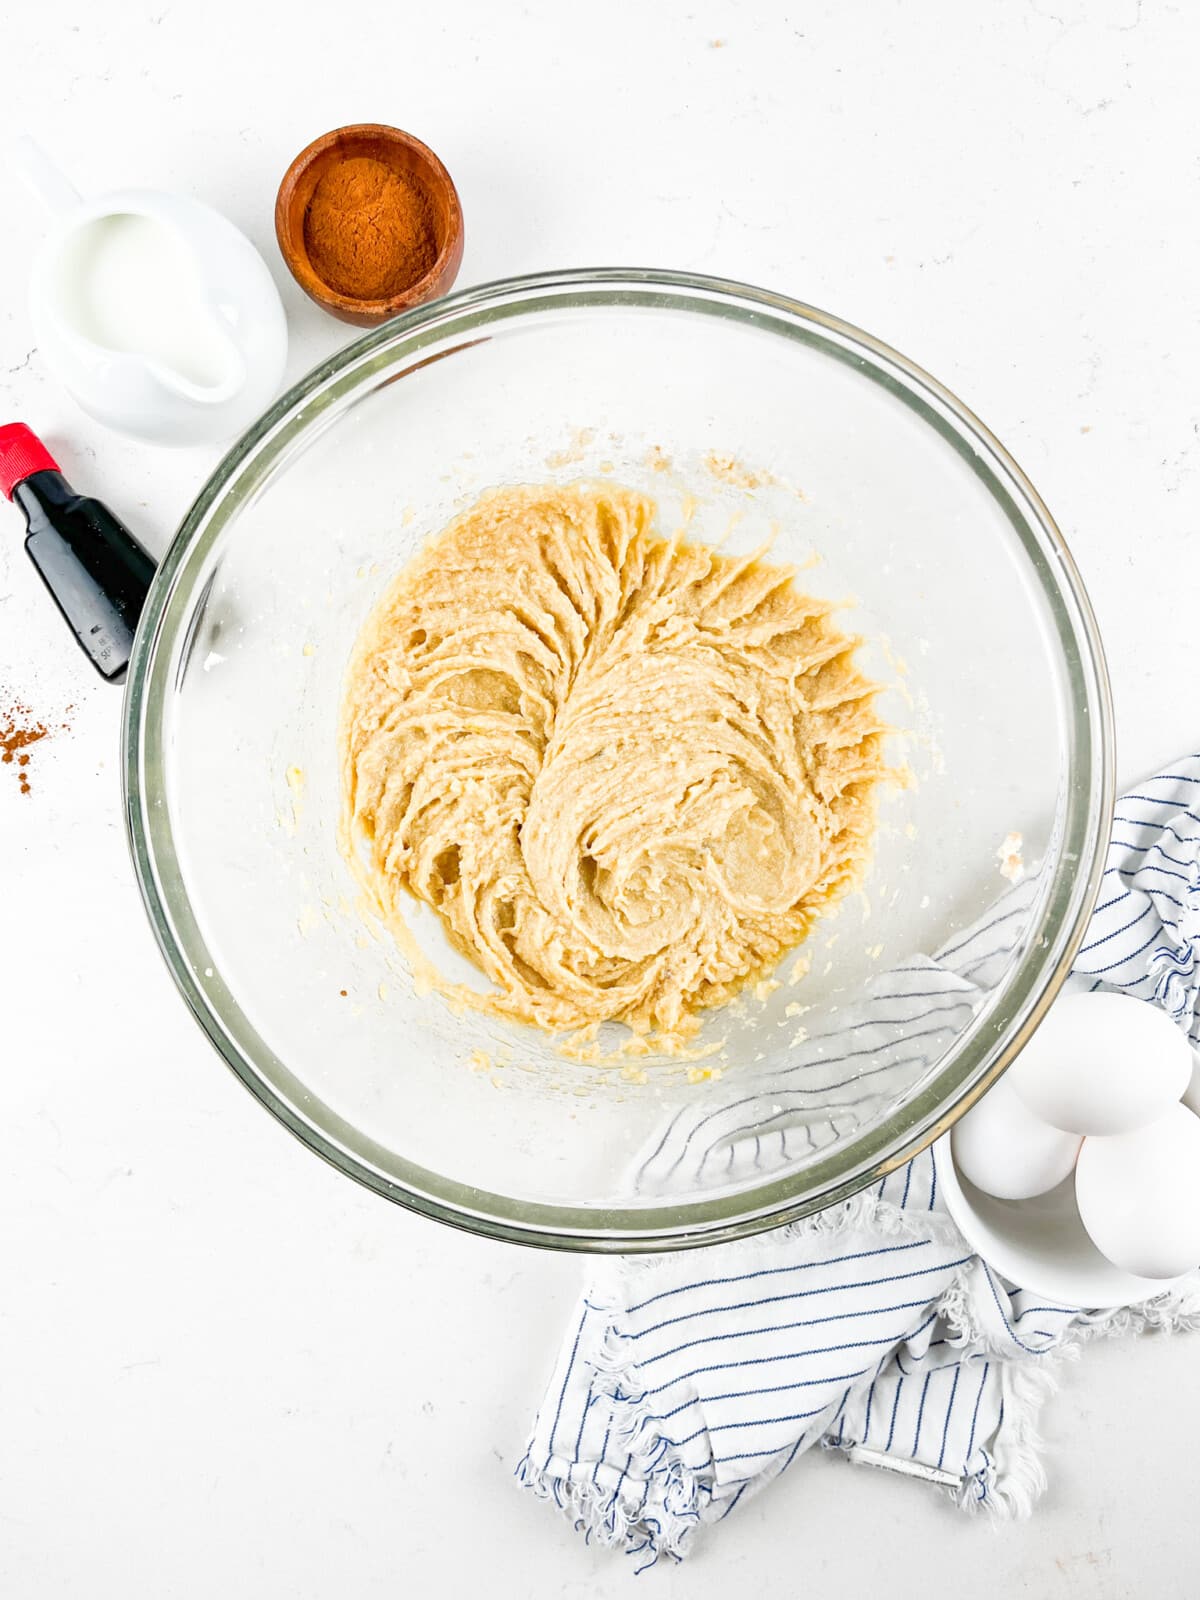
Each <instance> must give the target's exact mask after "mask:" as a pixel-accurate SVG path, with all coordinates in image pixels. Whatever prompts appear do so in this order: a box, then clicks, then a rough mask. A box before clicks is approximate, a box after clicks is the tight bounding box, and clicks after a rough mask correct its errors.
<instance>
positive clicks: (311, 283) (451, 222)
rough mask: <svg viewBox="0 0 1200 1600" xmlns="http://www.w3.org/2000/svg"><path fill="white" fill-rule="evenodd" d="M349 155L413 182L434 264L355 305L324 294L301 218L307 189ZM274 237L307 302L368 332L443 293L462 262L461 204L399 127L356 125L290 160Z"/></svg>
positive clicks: (427, 154)
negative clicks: (423, 206) (426, 218)
mask: <svg viewBox="0 0 1200 1600" xmlns="http://www.w3.org/2000/svg"><path fill="white" fill-rule="evenodd" d="M353 156H368V157H371V158H373V159H374V160H376V161H381V162H383V163H384V164H385V165H386V166H389V167H391V168H393V169H394V170H395V171H396V172H399V173H403V174H404V175H405V176H406V177H408V178H409V179H411V180H412V181H413V182H415V183H418V184H419V185H420V186H421V188H422V189H423V190H424V192H425V194H426V195H427V197H428V199H429V204H430V209H431V211H432V213H433V227H434V233H435V236H436V241H437V247H438V252H437V258H436V260H435V261H434V263H433V265H432V267H430V269H429V271H428V272H426V273H425V274H424V276H422V277H420V278H418V279H417V280H416V281H415V282H414V283H410V284H407V285H406V286H405V287H404V288H403V289H401V290H399V291H398V292H397V293H396V294H393V295H389V296H388V297H387V298H386V299H384V300H358V299H355V298H354V297H353V296H350V295H346V294H341V293H339V292H338V290H336V289H331V288H330V286H329V285H328V284H327V283H325V282H324V281H323V280H322V279H321V278H320V277H318V275H317V273H316V272H315V271H314V269H313V265H312V263H311V261H310V260H309V258H308V250H307V248H306V246H305V242H304V219H305V216H306V214H307V212H308V207H309V203H310V201H311V200H312V197H313V191H314V190H315V189H316V187H317V184H318V183H319V182H320V181H321V179H322V177H323V176H324V175H325V173H326V172H328V171H329V169H330V168H331V167H333V166H336V164H337V163H338V162H339V161H344V160H346V159H347V158H348V157H353ZM275 236H276V238H277V239H278V240H279V249H280V252H281V254H282V255H283V259H284V261H285V262H286V263H287V267H288V270H289V272H290V273H291V274H292V277H293V278H295V280H296V282H297V283H298V284H299V285H300V287H301V288H302V289H303V290H304V292H305V294H306V295H308V297H309V299H310V300H315V301H316V303H317V304H318V305H319V306H321V307H322V308H323V309H324V310H326V311H328V312H329V313H330V314H331V315H332V316H335V317H339V318H340V319H341V320H342V321H343V322H352V323H354V325H355V326H356V327H359V328H373V327H375V325H376V324H377V323H380V322H386V321H387V320H388V318H389V317H396V316H399V314H400V313H401V312H402V311H408V310H411V308H412V307H413V306H419V305H424V303H425V302H426V301H427V300H435V299H436V298H437V297H438V295H442V294H446V293H447V292H448V291H449V289H450V286H451V285H452V284H453V282H454V280H455V278H456V277H457V276H458V269H459V267H460V266H461V265H462V253H463V218H462V206H461V205H460V204H459V199H458V191H457V189H455V187H454V183H453V180H452V179H451V177H450V174H449V173H448V172H447V171H446V169H445V167H444V166H443V165H442V163H441V162H440V161H439V160H438V158H437V156H435V155H434V153H433V151H432V150H431V149H430V148H429V147H428V145H424V144H422V143H421V141H420V140H419V139H414V138H413V136H412V134H411V133H403V132H401V130H400V129H399V128H389V127H386V126H385V125H384V124H382V123H377V122H358V123H355V124H354V125H353V126H351V127H348V128H334V130H333V131H332V133H325V134H322V135H321V137H320V138H319V139H314V140H313V142H312V144H310V145H309V146H308V148H307V149H305V150H301V152H300V154H299V155H298V156H297V157H296V159H295V160H294V161H293V162H292V164H291V166H290V167H289V168H288V169H287V171H286V172H285V173H284V175H283V182H282V183H281V184H280V185H279V193H278V195H277V196H276V198H275Z"/></svg>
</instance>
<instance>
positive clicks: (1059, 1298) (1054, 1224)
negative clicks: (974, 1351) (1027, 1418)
mask: <svg viewBox="0 0 1200 1600" xmlns="http://www.w3.org/2000/svg"><path fill="white" fill-rule="evenodd" d="M933 1159H934V1161H935V1162H936V1164H937V1182H938V1192H939V1193H940V1194H941V1196H942V1199H943V1200H944V1201H945V1204H946V1210H947V1211H948V1212H949V1213H950V1215H951V1217H952V1218H953V1219H954V1222H955V1224H956V1225H957V1227H958V1231H959V1232H960V1233H961V1234H962V1236H963V1238H964V1239H965V1240H966V1241H967V1243H968V1244H969V1245H970V1246H971V1248H972V1249H973V1250H974V1251H975V1252H976V1253H977V1254H978V1255H981V1256H982V1257H983V1259H984V1260H985V1261H986V1262H987V1263H988V1265H989V1266H991V1267H994V1268H995V1269H996V1271H997V1272H999V1273H1000V1274H1001V1275H1002V1276H1003V1277H1005V1278H1008V1279H1009V1280H1010V1281H1011V1282H1012V1283H1015V1284H1017V1285H1018V1287H1020V1288H1022V1289H1032V1290H1033V1291H1034V1292H1035V1293H1037V1294H1039V1295H1044V1296H1045V1297H1046V1299H1047V1300H1053V1301H1055V1302H1056V1303H1057V1304H1059V1305H1066V1306H1082V1307H1083V1308H1084V1309H1085V1310H1088V1311H1102V1310H1108V1309H1110V1308H1111V1307H1113V1306H1127V1305H1136V1304H1137V1303H1138V1302H1139V1301H1141V1300H1149V1299H1151V1298H1152V1297H1153V1296H1154V1295H1156V1294H1163V1293H1164V1292H1165V1291H1166V1290H1168V1289H1170V1288H1173V1287H1174V1285H1175V1284H1176V1283H1178V1282H1180V1281H1181V1280H1180V1279H1178V1278H1167V1279H1163V1278H1138V1277H1135V1276H1134V1275H1133V1273H1131V1272H1122V1271H1121V1269H1120V1267H1114V1266H1113V1264H1112V1262H1111V1261H1107V1260H1106V1259H1105V1258H1104V1256H1102V1255H1101V1254H1100V1252H1099V1250H1097V1249H1096V1246H1095V1245H1094V1244H1093V1243H1092V1241H1091V1239H1090V1238H1089V1237H1088V1234H1087V1232H1086V1230H1085V1229H1084V1226H1083V1223H1082V1222H1081V1221H1080V1219H1079V1208H1078V1207H1077V1206H1076V1204H1075V1175H1074V1173H1072V1174H1071V1176H1070V1177H1068V1178H1064V1179H1063V1181H1062V1183H1060V1184H1059V1185H1058V1187H1057V1188H1055V1189H1051V1190H1050V1192H1049V1194H1040V1195H1036V1196H1035V1197H1034V1198H1033V1199H1032V1200H997V1199H996V1198H995V1197H994V1196H993V1195H990V1194H984V1192H983V1190H982V1189H977V1188H976V1187H975V1185H974V1184H973V1183H971V1182H970V1180H969V1179H967V1178H964V1177H963V1176H962V1174H961V1173H960V1172H959V1170H958V1168H957V1167H956V1166H955V1164H954V1155H953V1152H952V1150H951V1145H950V1135H949V1134H946V1135H945V1136H944V1137H943V1138H941V1139H939V1140H938V1142H937V1143H936V1144H935V1145H934V1147H933Z"/></svg>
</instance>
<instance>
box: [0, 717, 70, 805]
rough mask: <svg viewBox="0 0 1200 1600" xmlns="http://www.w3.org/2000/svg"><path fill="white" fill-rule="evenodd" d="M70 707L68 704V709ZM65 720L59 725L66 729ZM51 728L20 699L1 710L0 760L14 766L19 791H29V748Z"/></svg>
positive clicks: (48, 734) (46, 734)
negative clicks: (19, 787)
mask: <svg viewBox="0 0 1200 1600" xmlns="http://www.w3.org/2000/svg"><path fill="white" fill-rule="evenodd" d="M69 709H71V708H70V707H68V710H69ZM68 726H69V724H68V723H66V722H63V723H60V724H59V727H60V728H61V729H66V728H67V727H68ZM54 731H55V730H54V728H53V727H52V726H51V725H49V724H47V723H45V722H43V721H41V719H40V718H38V717H35V716H34V714H33V712H32V711H31V710H30V709H29V707H28V706H27V705H25V704H24V703H23V702H22V701H20V700H13V701H10V703H9V704H8V706H7V708H6V709H4V710H3V711H0V764H3V765H4V766H9V767H15V768H16V773H17V782H18V783H19V784H20V786H21V793H22V794H29V793H30V792H31V787H30V783H29V751H30V746H32V745H35V744H38V743H39V742H40V741H41V740H42V739H47V738H49V736H50V734H51V733H52V732H54Z"/></svg>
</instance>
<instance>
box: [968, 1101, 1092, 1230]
mask: <svg viewBox="0 0 1200 1600" xmlns="http://www.w3.org/2000/svg"><path fill="white" fill-rule="evenodd" d="M950 1148H951V1150H952V1152H953V1154H954V1164H955V1166H956V1167H957V1168H958V1170H959V1172H961V1173H962V1175H963V1177H964V1178H968V1179H969V1180H970V1181H971V1182H972V1183H973V1184H974V1185H975V1187H976V1188H977V1189H982V1190H983V1191H984V1193H985V1194H991V1195H995V1197H996V1199H997V1200H1028V1199H1029V1198H1030V1197H1031V1196H1033V1195H1035V1194H1046V1193H1048V1192H1049V1191H1050V1190H1051V1189H1053V1188H1056V1187H1057V1185H1058V1184H1060V1183H1061V1182H1062V1181H1063V1179H1064V1178H1065V1177H1066V1176H1067V1174H1068V1173H1069V1172H1070V1170H1071V1168H1072V1167H1073V1166H1074V1165H1075V1157H1076V1156H1077V1155H1078V1153H1079V1137H1078V1135H1077V1134H1073V1133H1063V1132H1062V1131H1061V1129H1059V1128H1051V1127H1049V1126H1048V1125H1047V1124H1046V1123H1044V1122H1042V1121H1040V1120H1039V1118H1037V1117H1035V1116H1034V1115H1033V1114H1032V1113H1031V1112H1030V1111H1029V1109H1028V1107H1027V1106H1026V1105H1025V1104H1024V1103H1023V1102H1022V1100H1021V1099H1020V1098H1019V1096H1018V1095H1017V1094H1016V1093H1015V1091H1014V1090H1013V1088H1012V1086H1011V1085H1010V1083H1009V1081H1008V1075H1007V1074H1006V1075H1005V1076H1004V1077H1003V1078H1001V1079H1000V1081H999V1083H997V1084H996V1085H995V1086H994V1087H993V1088H992V1089H989V1090H988V1092H987V1094H985V1095H984V1097H983V1099H982V1100H980V1101H979V1103H978V1104H977V1105H974V1106H972V1107H971V1109H970V1111H968V1112H966V1113H965V1114H964V1115H963V1116H961V1117H960V1118H959V1119H958V1121H957V1122H956V1123H955V1124H954V1128H953V1131H952V1132H951V1135H950Z"/></svg>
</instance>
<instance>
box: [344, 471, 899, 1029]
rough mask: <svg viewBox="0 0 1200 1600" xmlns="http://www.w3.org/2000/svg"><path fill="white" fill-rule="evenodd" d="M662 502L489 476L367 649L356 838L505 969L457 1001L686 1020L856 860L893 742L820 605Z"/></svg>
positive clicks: (787, 572)
mask: <svg viewBox="0 0 1200 1600" xmlns="http://www.w3.org/2000/svg"><path fill="white" fill-rule="evenodd" d="M654 514H655V506H654V502H653V501H652V500H650V499H647V498H646V497H645V496H643V495H639V494H636V493H634V492H632V491H630V490H623V489H620V488H616V487H614V486H612V485H610V484H576V485H572V486H570V487H566V488H561V487H529V488H514V489H502V490H496V491H494V492H492V493H490V494H486V495H484V497H483V498H482V499H481V500H479V501H478V502H477V503H476V504H475V505H474V506H472V507H471V509H470V510H469V511H467V512H465V513H464V514H463V515H462V516H460V517H458V518H457V519H456V520H455V521H454V522H452V523H451V524H450V525H449V526H448V527H447V528H445V529H444V530H443V531H442V532H441V533H440V534H438V535H437V536H436V537H435V538H434V539H432V540H431V541H430V542H429V543H428V544H427V545H426V546H425V548H424V549H423V550H422V551H421V552H420V553H419V554H418V555H417V556H416V557H415V558H414V559H413V560H412V561H411V562H410V563H409V564H408V565H407V566H406V567H405V568H404V570H403V571H402V572H401V573H400V574H399V576H398V577H397V579H396V580H395V582H394V583H393V584H392V586H391V587H390V589H389V590H388V591H387V593H386V594H385V595H384V597H383V598H382V600H381V601H380V602H379V604H378V606H377V607H376V609H375V610H374V612H373V613H372V615H371V616H370V618H369V619H368V621H367V623H366V625H365V626H364V628H363V630H362V633H361V635H360V637H359V640H358V643H357V645H356V648H355V652H354V656H353V659H352V661H351V665H350V670H349V675H348V679H347V686H346V696H345V705H344V708H343V721H342V773H343V792H344V815H343V846H344V848H345V849H346V850H347V851H348V852H349V853H350V854H351V855H352V857H353V858H355V859H356V861H357V863H358V865H359V868H360V870H361V871H362V873H363V875H364V877H365V879H366V881H367V882H368V885H369V887H370V889H371V891H372V894H373V896H374V899H375V901H376V902H377V904H378V907H379V909H380V911H381V912H382V914H383V915H384V917H385V918H386V919H387V920H389V921H390V922H391V923H392V924H393V926H395V927H400V926H401V925H402V923H403V914H402V913H403V905H404V900H405V896H406V895H415V896H416V897H417V899H419V900H422V901H424V902H425V903H426V904H427V905H429V906H432V907H433V908H434V910H435V911H436V912H437V913H438V915H439V916H440V918H441V920H442V922H443V924H444V926H445V929H446V932H447V934H448V935H449V937H450V939H451V941H452V942H453V944H454V945H455V946H456V947H457V948H458V949H459V950H461V951H462V952H463V953H464V954H465V955H467V956H468V957H470V958H471V960H473V961H474V962H475V963H477V965H478V966H479V967H480V968H481V969H482V970H483V972H484V973H486V975H487V976H488V978H490V979H491V981H492V983H493V984H494V986H495V989H494V993H493V994H491V995H489V996H486V997H485V996H480V995H476V994H473V993H471V992H469V991H466V990H461V991H457V992H458V993H459V994H460V995H461V997H462V998H464V999H469V1000H470V1001H471V1002H472V1003H474V1004H477V1005H479V1006H481V1007H482V1008H483V1009H485V1010H488V1011H491V1012H493V1013H497V1014H500V1015H503V1016H505V1017H509V1018H513V1019H518V1020H520V1021H523V1022H532V1023H535V1024H537V1025H538V1026H539V1027H542V1028H545V1029H548V1030H551V1031H555V1032H562V1031H565V1030H578V1029H587V1028H592V1027H594V1026H595V1025H596V1024H598V1023H601V1022H608V1021H619V1022H624V1023H627V1024H628V1025H629V1026H630V1027H631V1028H633V1029H634V1030H635V1032H637V1033H639V1034H649V1035H651V1036H652V1038H653V1040H654V1041H655V1042H658V1043H665V1044H669V1043H670V1042H671V1041H678V1040H679V1039H681V1038H686V1037H687V1036H688V1035H689V1034H690V1033H693V1032H694V1031H695V1028H696V1026H697V1023H696V1020H695V1012H696V1011H697V1010H698V1009H700V1008H703V1007H707V1006H713V1005H717V1004H719V1003H721V1002H722V1001H724V1000H726V999H728V998H729V997H730V996H732V995H733V994H734V993H735V992H736V991H737V990H738V989H740V988H741V987H742V986H743V985H744V984H745V983H746V982H747V981H749V980H754V979H758V978H761V977H762V976H763V974H764V973H765V972H766V971H767V970H769V969H770V968H771V967H772V966H773V965H774V964H775V962H776V961H777V960H778V959H779V957H780V955H781V954H782V953H783V952H784V951H786V950H787V949H788V948H789V947H791V946H793V945H797V944H799V943H800V942H801V941H802V940H803V939H804V938H805V936H806V935H807V934H808V932H809V929H810V927H811V926H812V924H813V922H814V920H815V919H816V918H817V916H818V915H819V914H820V912H821V911H822V910H823V909H824V908H825V907H826V906H828V905H829V903H830V902H831V901H833V900H834V899H836V898H837V897H838V896H839V895H841V894H842V893H844V892H845V890H846V889H847V888H848V887H850V886H852V885H853V884H854V883H855V882H856V881H857V880H858V879H859V878H860V876H861V874H862V871H863V868H864V865H865V862H866V859H867V855H868V851H869V848H870V841H871V835H872V832H873V827H874V820H875V788H876V785H877V783H878V781H879V779H880V778H881V776H883V774H884V771H885V765H884V757H883V749H882V746H883V738H884V730H883V728H882V725H881V723H880V721H879V718H878V716H877V714H876V711H875V706H874V699H875V686H874V685H873V684H872V683H870V682H869V681H868V680H867V679H866V678H865V677H864V676H863V675H862V673H861V672H860V671H859V669H858V668H857V666H856V665H855V661H854V650H855V645H856V643H857V641H855V640H853V639H850V638H847V637H846V636H845V635H843V634H842V633H841V632H840V631H839V630H838V628H837V627H836V626H835V625H834V624H833V622H832V621H831V619H830V613H831V610H832V607H831V606H830V604H829V603H828V602H826V601H821V600H814V599H812V598H810V597H808V596H806V595H803V594H801V593H800V591H799V590H798V589H797V588H796V586H795V583H794V581H793V575H792V571H791V569H790V568H788V567H784V566H777V565H770V564H768V563H767V562H765V561H760V560H758V559H756V558H754V557H731V556H725V555H721V554H719V553H718V552H717V551H715V550H713V549H711V548H709V547H708V546H706V545H702V544H698V543H690V542H687V541H685V540H684V539H683V538H682V537H677V538H673V539H665V538H661V537H658V536H656V535H655V534H654V533H653V532H652V525H653V520H654Z"/></svg>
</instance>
